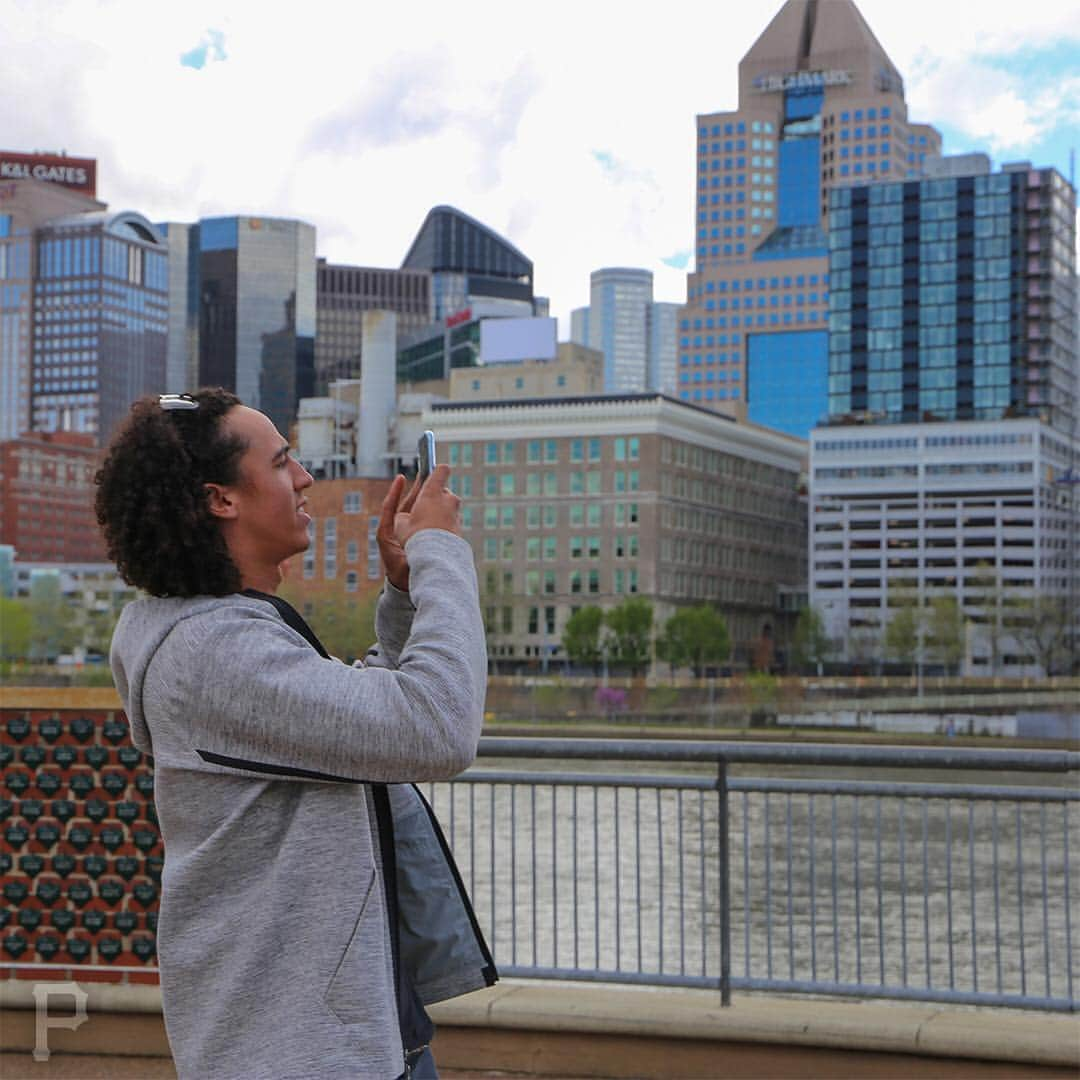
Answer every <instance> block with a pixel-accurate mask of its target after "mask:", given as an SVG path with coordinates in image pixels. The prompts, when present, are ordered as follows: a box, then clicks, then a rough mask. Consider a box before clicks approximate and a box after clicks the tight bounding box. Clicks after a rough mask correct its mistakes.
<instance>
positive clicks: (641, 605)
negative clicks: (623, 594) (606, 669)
mask: <svg viewBox="0 0 1080 1080" xmlns="http://www.w3.org/2000/svg"><path fill="white" fill-rule="evenodd" d="M604 624H605V625H606V626H607V628H608V630H609V631H610V634H609V640H608V643H607V644H608V658H609V660H610V661H611V663H613V664H617V665H619V666H621V667H628V668H629V669H630V674H631V675H639V674H641V672H642V671H643V670H644V669H645V667H646V666H647V665H648V663H649V656H650V651H651V646H652V625H653V606H652V604H650V603H649V601H648V600H641V599H637V598H633V597H629V598H627V599H626V600H624V601H623V602H622V603H621V604H619V605H618V606H617V607H613V608H611V609H610V610H609V611H608V612H607V613H606V614H605V615H604Z"/></svg>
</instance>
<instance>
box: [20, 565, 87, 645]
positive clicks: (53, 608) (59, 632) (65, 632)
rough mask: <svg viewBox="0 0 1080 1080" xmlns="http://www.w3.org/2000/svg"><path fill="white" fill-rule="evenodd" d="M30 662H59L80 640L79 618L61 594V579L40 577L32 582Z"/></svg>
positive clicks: (57, 575)
mask: <svg viewBox="0 0 1080 1080" xmlns="http://www.w3.org/2000/svg"><path fill="white" fill-rule="evenodd" d="M27 607H28V609H29V611H30V658H31V659H33V660H39V661H41V660H55V659H56V658H57V657H58V656H59V655H60V654H61V653H65V652H67V651H68V650H69V649H71V648H72V647H73V646H74V645H75V644H76V643H77V642H78V641H79V640H80V637H81V635H80V633H79V627H78V625H77V620H76V617H75V612H74V611H72V609H71V607H70V606H69V605H68V603H67V601H66V600H65V599H64V594H63V592H61V590H60V575H59V574H56V573H46V574H37V575H35V576H34V577H33V578H31V581H30V597H29V600H28V601H27Z"/></svg>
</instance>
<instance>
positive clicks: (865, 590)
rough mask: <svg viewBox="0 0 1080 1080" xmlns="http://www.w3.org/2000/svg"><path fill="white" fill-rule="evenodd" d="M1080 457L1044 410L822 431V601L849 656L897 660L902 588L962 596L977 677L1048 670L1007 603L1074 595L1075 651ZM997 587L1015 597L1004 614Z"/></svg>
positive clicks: (813, 522)
mask: <svg viewBox="0 0 1080 1080" xmlns="http://www.w3.org/2000/svg"><path fill="white" fill-rule="evenodd" d="M1078 462H1080V443H1078V442H1077V440H1076V439H1070V438H1069V437H1068V436H1067V435H1064V434H1062V433H1061V432H1060V431H1058V430H1055V429H1052V428H1051V427H1049V426H1048V425H1047V424H1045V423H1042V422H1041V421H1040V420H1038V419H1036V418H1024V419H1016V420H995V421H970V420H969V421H960V422H951V423H933V424H888V425H851V426H832V427H823V428H818V429H816V430H815V431H814V432H813V433H812V435H811V442H810V521H809V525H810V533H809V544H810V547H809V565H810V569H809V575H810V602H811V604H812V605H813V606H814V607H816V608H817V610H818V611H819V612H820V613H821V614H822V616H823V618H824V620H825V625H826V629H827V631H828V633H829V635H830V637H831V638H832V639H833V641H834V643H835V645H836V647H837V655H838V657H839V658H841V659H843V660H847V661H849V662H850V661H859V660H865V659H868V658H883V657H886V655H887V650H886V648H885V644H884V642H885V631H886V627H887V625H888V621H889V619H890V617H891V614H892V612H890V607H889V603H888V601H889V593H890V590H893V591H894V592H896V591H897V590H908V591H909V594H915V595H917V596H918V598H919V600H920V602H921V604H923V605H929V604H930V603H931V602H932V601H933V599H934V598H935V597H937V596H941V595H952V596H954V597H955V598H956V600H957V602H958V604H959V605H960V608H961V610H962V612H963V615H964V619H965V623H966V642H965V657H964V663H963V670H964V672H965V673H967V674H976V675H978V674H984V675H990V674H1005V675H1026V674H1038V673H1040V672H1041V666H1040V665H1039V663H1038V662H1037V660H1036V658H1035V657H1034V656H1033V655H1032V651H1031V648H1030V646H1029V645H1028V644H1026V643H1025V640H1024V639H1023V636H1022V635H1018V634H1017V633H1015V632H1013V631H1012V630H1011V628H1010V626H1009V625H1008V617H1007V613H1006V615H1005V616H1004V619H1005V625H1004V626H1003V625H1002V623H1001V621H1000V620H1001V619H1002V618H1003V615H1002V611H1001V610H1000V608H1001V605H1002V603H1004V604H1006V605H1007V604H1008V603H1009V602H1010V601H1014V600H1018V599H1024V598H1028V597H1032V596H1036V595H1043V596H1052V597H1059V598H1066V600H1067V602H1068V603H1069V605H1070V606H1069V608H1068V610H1069V611H1070V612H1071V618H1072V621H1073V627H1072V630H1073V635H1072V642H1071V648H1072V650H1073V651H1075V641H1076V630H1077V625H1076V623H1077V619H1078V616H1077V611H1078V607H1080V485H1078V484H1077V483H1076V477H1077V463H1078ZM991 594H993V595H996V596H998V597H1000V598H1001V600H1000V601H996V602H995V610H994V611H991V610H989V609H988V601H987V598H988V596H990V595H991ZM1067 651H1068V645H1066V652H1067ZM924 659H930V660H932V657H924ZM1074 659H1075V657H1072V658H1070V656H1068V655H1064V656H1062V657H1061V659H1060V661H1059V663H1058V665H1057V666H1058V668H1059V669H1062V670H1067V668H1068V666H1069V664H1070V663H1071V662H1072V660H1074Z"/></svg>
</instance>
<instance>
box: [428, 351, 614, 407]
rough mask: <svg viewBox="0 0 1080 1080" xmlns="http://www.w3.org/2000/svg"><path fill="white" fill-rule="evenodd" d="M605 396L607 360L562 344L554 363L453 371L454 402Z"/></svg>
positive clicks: (531, 362) (532, 362)
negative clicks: (605, 364) (605, 362)
mask: <svg viewBox="0 0 1080 1080" xmlns="http://www.w3.org/2000/svg"><path fill="white" fill-rule="evenodd" d="M603 392H604V358H603V356H602V355H601V354H600V353H599V352H597V351H596V350H595V349H587V348H586V347H585V346H584V345H577V344H575V343H574V342H572V341H562V342H559V345H558V352H557V356H556V357H555V359H554V360H521V361H518V362H516V363H505V364H484V365H482V366H480V367H473V368H454V369H453V370H452V371H451V372H450V385H449V395H448V396H449V398H450V400H451V401H509V400H512V399H514V398H531V399H537V398H548V397H552V398H555V397H559V398H566V397H585V396H589V397H595V396H596V395H598V394H602V393H603Z"/></svg>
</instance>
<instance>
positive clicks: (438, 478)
mask: <svg viewBox="0 0 1080 1080" xmlns="http://www.w3.org/2000/svg"><path fill="white" fill-rule="evenodd" d="M429 479H430V480H431V482H432V484H431V486H432V488H434V489H435V490H436V491H437V490H439V489H440V488H445V487H446V485H447V482H448V481H449V479H450V466H449V465H447V464H446V463H445V462H443V464H442V465H436V466H435V468H434V470H432V473H431V476H430V477H429Z"/></svg>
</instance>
